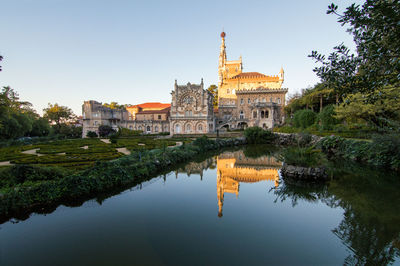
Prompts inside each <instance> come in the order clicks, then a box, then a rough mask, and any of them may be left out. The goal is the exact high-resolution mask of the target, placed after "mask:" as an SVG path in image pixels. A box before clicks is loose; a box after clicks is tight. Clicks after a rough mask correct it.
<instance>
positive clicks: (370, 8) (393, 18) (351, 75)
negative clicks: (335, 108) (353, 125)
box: [309, 0, 400, 100]
mask: <svg viewBox="0 0 400 266" xmlns="http://www.w3.org/2000/svg"><path fill="white" fill-rule="evenodd" d="M337 10H338V6H337V5H335V4H331V5H330V6H329V7H328V11H327V14H335V15H336V16H337V17H338V22H339V23H341V25H342V26H345V25H347V26H348V28H347V31H348V32H349V33H351V34H352V35H353V39H354V42H355V44H356V50H357V54H352V53H350V50H349V49H348V48H347V47H346V46H345V45H344V44H343V43H342V44H340V45H338V46H336V47H334V51H333V52H332V53H331V54H330V55H329V56H328V57H327V58H325V56H324V55H322V54H320V53H318V52H317V51H313V52H312V53H311V55H310V56H309V57H311V58H313V59H314V60H315V61H316V62H317V63H320V64H321V66H319V67H316V68H315V69H314V71H315V72H316V74H317V75H318V76H319V77H320V78H321V80H322V81H323V82H325V83H327V84H328V85H329V86H331V87H332V88H334V89H335V91H336V92H338V93H339V94H340V95H341V96H346V95H347V94H351V93H357V92H361V93H368V92H371V91H374V90H379V89H381V88H383V86H386V85H389V84H391V85H396V86H399V84H400V60H399V54H400V53H399V52H400V38H399V36H400V27H399V23H400V2H399V1H396V0H366V1H365V3H364V4H363V5H362V6H360V5H356V4H352V5H351V6H349V7H347V8H346V11H345V12H344V13H343V14H339V13H338V12H337ZM370 100H374V99H370Z"/></svg>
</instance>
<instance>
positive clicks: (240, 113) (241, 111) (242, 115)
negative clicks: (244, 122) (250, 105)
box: [239, 110, 244, 119]
mask: <svg viewBox="0 0 400 266" xmlns="http://www.w3.org/2000/svg"><path fill="white" fill-rule="evenodd" d="M239 119H244V112H243V110H240V112H239Z"/></svg>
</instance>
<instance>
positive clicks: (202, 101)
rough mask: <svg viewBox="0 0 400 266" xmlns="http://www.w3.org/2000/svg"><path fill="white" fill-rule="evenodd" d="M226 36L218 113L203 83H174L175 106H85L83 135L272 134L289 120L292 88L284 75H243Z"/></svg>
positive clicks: (223, 48)
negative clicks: (105, 128) (230, 56)
mask: <svg viewBox="0 0 400 266" xmlns="http://www.w3.org/2000/svg"><path fill="white" fill-rule="evenodd" d="M225 37H226V34H225V32H222V33H221V38H222V43H221V47H220V55H219V65H218V77H219V82H218V108H217V109H215V110H214V108H213V95H212V94H211V93H210V92H209V91H207V90H205V89H204V83H203V79H202V80H201V83H200V84H191V83H187V84H186V85H178V84H177V82H176V81H175V85H174V89H173V90H172V92H171V103H170V104H169V103H155V102H149V103H143V104H138V105H132V106H127V107H126V108H121V109H111V108H108V107H105V106H103V104H102V103H99V102H97V101H85V102H84V104H83V106H82V115H83V132H82V136H83V137H86V134H87V132H89V131H94V132H96V133H98V127H99V126H100V125H109V126H111V127H112V128H114V129H116V130H117V129H118V128H120V127H122V128H128V129H131V130H139V131H143V133H145V134H154V133H161V132H170V134H171V135H176V134H207V133H212V132H215V131H217V130H227V129H243V128H246V127H251V126H259V127H262V128H268V129H271V128H273V127H274V126H276V125H279V124H281V123H282V122H283V121H284V115H283V114H284V112H283V108H284V106H285V96H286V93H287V92H288V89H285V88H282V84H283V82H284V71H283V68H281V70H280V72H279V74H278V75H275V76H267V75H264V74H261V73H258V72H243V64H242V57H240V58H239V60H234V61H228V60H227V56H226V46H225Z"/></svg>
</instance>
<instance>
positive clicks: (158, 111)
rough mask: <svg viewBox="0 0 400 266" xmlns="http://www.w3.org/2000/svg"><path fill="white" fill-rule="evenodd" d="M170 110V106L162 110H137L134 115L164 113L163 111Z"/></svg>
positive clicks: (167, 111)
mask: <svg viewBox="0 0 400 266" xmlns="http://www.w3.org/2000/svg"><path fill="white" fill-rule="evenodd" d="M170 110H171V107H167V108H164V109H162V110H150V111H139V112H137V113H136V115H146V114H165V113H169V111H170Z"/></svg>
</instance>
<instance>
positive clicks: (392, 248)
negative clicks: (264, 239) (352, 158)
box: [273, 162, 400, 265]
mask: <svg viewBox="0 0 400 266" xmlns="http://www.w3.org/2000/svg"><path fill="white" fill-rule="evenodd" d="M330 170H331V175H332V176H333V177H334V178H333V179H332V180H331V181H330V182H328V183H327V184H322V185H318V184H313V185H309V184H305V183H299V182H293V181H292V180H285V181H284V182H282V184H281V185H280V186H279V187H278V188H276V189H273V193H274V194H275V195H276V201H285V200H290V201H291V203H292V206H293V207H295V206H296V205H297V204H298V203H299V202H300V201H306V202H323V203H324V204H326V205H327V206H329V207H331V208H337V207H341V208H342V209H343V210H344V214H343V220H342V221H341V222H340V224H339V225H338V226H337V227H336V228H334V229H333V230H332V233H333V234H335V235H336V236H337V237H338V238H339V239H340V240H341V241H342V243H343V244H344V245H345V246H346V247H347V249H348V251H349V253H350V255H349V256H348V257H347V258H346V259H345V261H344V264H346V265H387V264H391V263H393V262H394V261H395V258H396V257H397V258H398V257H399V256H400V253H399V250H400V190H399V188H400V180H399V177H398V175H397V173H393V172H386V171H383V170H382V169H380V170H378V169H371V168H368V167H366V166H365V165H358V164H355V163H347V162H337V163H335V164H333V165H331V166H330Z"/></svg>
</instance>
